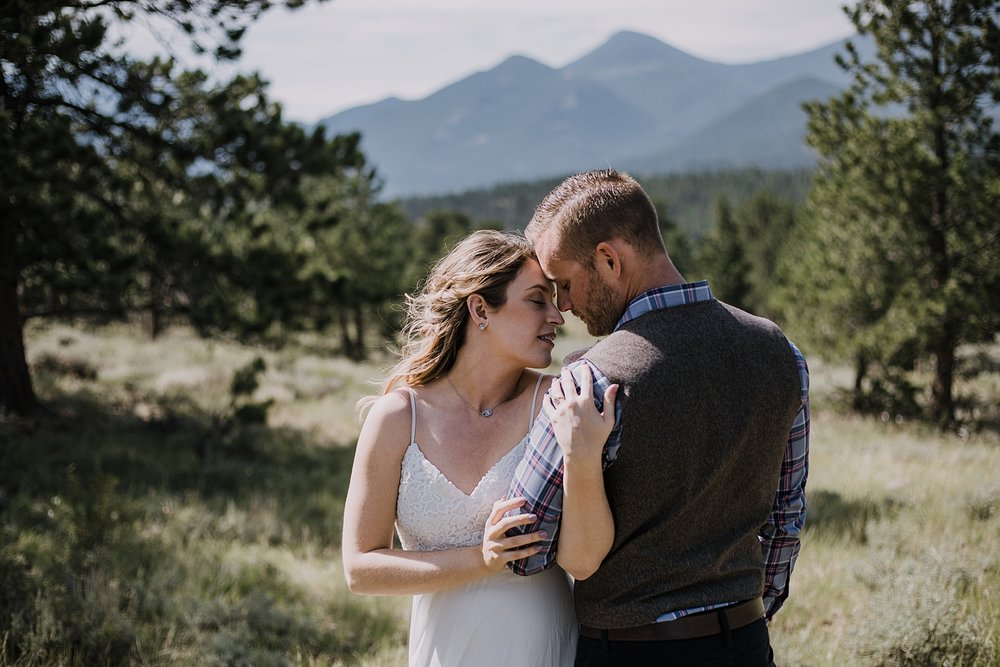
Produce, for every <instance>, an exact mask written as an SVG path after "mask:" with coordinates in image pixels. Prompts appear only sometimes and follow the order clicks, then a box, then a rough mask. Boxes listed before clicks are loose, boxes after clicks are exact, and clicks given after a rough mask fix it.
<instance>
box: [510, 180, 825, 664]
mask: <svg viewBox="0 0 1000 667" xmlns="http://www.w3.org/2000/svg"><path fill="white" fill-rule="evenodd" d="M526 234H527V235H528V238H529V239H531V240H532V242H533V243H534V244H535V249H536V251H537V253H538V259H539V262H540V263H541V266H542V269H543V270H544V271H545V273H546V275H547V276H548V277H549V278H550V279H551V280H552V281H553V282H555V284H556V290H557V295H558V297H557V298H558V305H559V309H560V310H563V311H565V310H571V311H572V312H573V313H574V314H575V315H576V316H578V317H579V318H580V319H581V320H583V322H584V323H585V324H586V325H587V330H588V332H589V333H590V334H591V335H594V336H606V338H604V339H603V340H602V341H600V342H598V343H597V344H596V345H594V347H592V348H591V349H590V350H589V351H588V352H587V353H586V355H585V356H584V358H583V359H582V360H580V361H579V362H575V363H574V364H572V365H571V367H570V368H571V370H572V372H573V376H574V378H575V380H576V382H577V383H578V384H579V382H580V378H581V377H584V374H583V373H581V369H582V368H583V367H584V365H587V366H589V367H590V369H591V371H592V373H593V377H594V396H595V397H597V398H596V399H595V400H596V401H597V402H598V403H600V402H601V397H603V396H604V390H605V389H606V388H607V387H608V386H609V384H611V383H618V384H619V385H620V387H621V391H620V392H619V395H620V396H621V399H620V400H619V401H618V405H617V406H616V408H617V412H618V421H617V422H616V427H615V429H614V431H613V432H612V435H611V437H610V438H609V441H608V443H607V444H606V446H605V452H604V464H605V471H604V479H603V483H604V491H606V493H607V498H608V503H609V504H610V507H611V513H612V515H613V518H614V539H613V542H612V544H611V545H610V548H609V549H608V548H606V547H605V546H603V545H600V544H598V545H597V546H595V547H594V548H593V549H592V550H591V552H590V553H586V554H584V556H585V561H586V562H584V563H582V564H581V563H580V562H579V561H575V562H573V563H570V564H567V563H563V561H562V559H559V558H558V556H557V554H556V549H555V547H556V545H557V543H558V531H559V530H565V531H571V530H576V529H577V528H576V527H575V526H573V525H569V524H564V525H562V526H560V525H559V519H560V516H561V514H562V511H563V500H564V498H563V494H562V489H561V481H562V473H561V463H562V455H561V451H560V449H559V445H558V443H557V442H556V439H555V436H554V435H553V428H552V425H551V422H549V420H548V418H547V415H546V414H545V413H544V412H543V414H542V415H541V416H540V417H539V419H538V420H537V421H536V422H535V425H534V427H533V428H532V431H531V437H530V442H529V445H528V451H527V452H526V454H525V457H524V460H523V461H522V462H521V464H520V465H519V467H518V470H517V473H516V474H515V478H514V481H513V483H512V485H511V489H510V493H509V494H508V497H513V496H524V497H525V498H527V503H526V504H525V506H524V507H523V508H522V511H524V512H529V513H533V514H535V515H536V516H538V517H539V519H538V520H537V521H536V523H535V525H533V526H527V527H525V528H524V530H525V532H528V531H534V530H539V529H543V530H547V531H548V533H549V536H550V537H549V538H548V540H547V541H546V542H545V546H546V547H547V549H546V550H544V551H543V552H541V553H539V554H537V555H535V556H532V557H530V558H526V559H524V560H521V561H516V562H515V563H513V564H512V569H513V570H514V571H515V572H516V573H518V574H531V573H533V572H537V571H540V570H542V569H545V568H547V567H550V566H551V565H552V564H553V563H554V562H555V561H556V560H559V562H560V564H563V565H564V567H565V569H567V570H568V571H569V572H570V573H571V574H574V576H575V577H576V578H577V581H576V584H575V587H574V597H575V601H576V611H577V617H578V619H579V622H580V625H581V628H580V640H579V645H578V651H577V662H576V664H577V665H578V666H591V665H594V666H596V665H620V664H629V665H640V664H650V665H652V664H663V663H664V662H666V661H670V660H678V661H680V660H697V659H700V660H712V659H718V660H722V661H726V662H725V664H737V665H769V664H771V662H772V654H771V649H770V644H769V639H768V631H767V623H766V620H765V619H770V618H771V617H772V616H773V615H774V613H775V612H776V611H777V610H778V608H779V607H780V606H781V604H782V603H783V602H784V600H785V599H786V597H787V595H788V583H789V576H790V574H791V571H792V568H793V566H794V564H795V559H796V557H797V555H798V551H799V532H800V530H801V528H802V525H803V521H804V519H805V483H806V475H807V470H808V449H809V399H808V370H807V368H806V363H805V360H804V358H803V357H802V355H801V353H800V352H799V350H798V349H797V348H796V347H795V346H794V345H792V344H791V343H790V342H789V341H788V340H787V339H786V338H785V336H784V335H783V334H782V332H781V330H780V329H778V327H777V326H776V325H774V324H773V323H772V322H770V321H768V320H764V319H761V318H758V317H754V316H752V315H750V314H748V313H745V312H743V311H741V310H739V309H737V308H734V307H732V306H728V305H726V304H724V303H721V302H719V301H717V300H716V299H715V298H714V297H713V296H712V293H711V290H710V289H709V286H708V284H707V283H706V282H700V283H685V281H684V278H683V277H682V276H681V274H680V273H679V272H678V271H677V269H676V268H675V267H674V265H673V263H672V262H671V261H670V258H669V256H668V255H667V253H666V251H665V250H664V247H663V241H662V237H661V235H660V231H659V225H658V222H657V216H656V211H655V209H654V207H653V205H652V203H651V202H650V200H649V198H648V197H647V196H646V193H645V192H643V190H642V188H641V187H640V186H639V184H638V183H637V182H636V181H635V180H634V179H632V178H631V177H629V176H628V175H627V174H623V173H619V172H616V171H614V170H610V169H608V170H602V171H595V172H588V173H584V174H578V175H576V176H572V177H570V178H568V179H566V180H565V181H564V182H563V183H562V184H560V185H559V186H558V187H556V188H555V189H554V190H553V191H552V192H551V193H549V195H548V196H547V197H546V198H545V199H544V200H543V201H542V203H541V204H540V205H539V206H538V208H537V209H536V211H535V215H534V217H533V218H532V220H531V222H530V224H529V225H528V228H527V230H526ZM564 389H565V387H564ZM601 407H602V406H601V405H598V409H600V408H601ZM599 485H600V481H599V480H598V482H597V483H596V486H597V487H598V488H590V489H586V490H584V491H583V492H582V493H581V491H576V492H575V495H574V496H572V497H571V496H570V495H567V497H566V498H565V502H566V507H567V508H569V507H570V504H571V503H583V504H584V505H585V504H587V503H589V502H592V500H593V498H594V496H595V495H596V494H599V493H600V492H601V490H602V489H600V488H599ZM588 494H589V497H588ZM566 513H567V516H568V515H569V514H570V512H569V510H568V509H567V512H566ZM574 515H575V516H576V515H577V514H576V513H575V512H574ZM568 535H569V533H568V532H567V536H568ZM576 556H577V555H576V554H575V555H574V558H576Z"/></svg>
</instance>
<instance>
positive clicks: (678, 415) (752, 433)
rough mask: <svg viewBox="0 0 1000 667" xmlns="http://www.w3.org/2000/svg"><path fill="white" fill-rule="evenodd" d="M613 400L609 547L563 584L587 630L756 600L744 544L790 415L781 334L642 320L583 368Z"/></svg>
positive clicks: (694, 316)
mask: <svg viewBox="0 0 1000 667" xmlns="http://www.w3.org/2000/svg"><path fill="white" fill-rule="evenodd" d="M586 356H587V358H588V359H589V360H590V361H591V362H592V363H593V364H594V365H595V366H596V367H597V368H598V369H600V370H601V371H602V372H603V373H604V374H605V375H606V376H607V377H608V379H609V380H610V381H611V382H618V383H620V384H621V385H622V387H623V390H624V392H623V393H624V395H625V403H624V413H623V416H622V428H623V431H622V446H621V450H620V452H619V454H618V458H617V460H616V461H615V463H614V464H613V465H611V466H610V467H609V468H608V469H607V471H606V472H605V486H606V490H607V494H608V500H609V503H610V505H611V509H612V513H613V515H614V519H615V540H614V545H613V546H612V548H611V551H610V553H609V554H608V556H607V557H606V558H605V560H604V563H603V564H602V565H601V567H600V569H599V570H598V571H597V573H595V574H594V575H593V576H592V577H590V578H589V579H586V580H583V581H579V582H577V584H576V603H577V614H578V616H579V619H580V622H581V623H582V624H584V625H588V626H592V627H604V628H623V627H630V626H638V625H643V624H646V623H650V622H652V621H654V620H656V618H657V617H658V616H659V615H661V614H663V613H665V612H668V611H673V610H679V609H691V608H695V607H699V606H704V605H711V604H717V603H721V602H736V601H740V600H746V599H750V598H754V597H757V596H759V595H760V594H761V591H762V588H763V579H764V566H763V559H762V556H761V548H760V544H759V542H758V539H757V534H758V531H759V529H760V527H761V526H762V525H763V524H764V523H765V522H766V521H767V518H768V514H769V512H770V510H771V507H772V503H773V499H774V494H775V489H776V488H777V486H778V478H779V474H780V469H781V461H782V456H783V453H784V451H785V445H786V442H787V439H788V434H789V428H790V426H791V424H792V421H793V419H794V418H795V415H796V413H797V412H798V410H799V407H800V386H799V376H798V372H797V368H796V360H795V357H794V354H793V352H792V350H791V348H790V346H789V343H788V341H787V340H786V339H785V337H784V335H783V334H782V333H781V331H780V330H779V329H778V328H777V327H776V326H775V325H774V324H773V323H771V322H768V321H767V320H763V319H760V318H756V317H753V316H751V315H749V314H747V313H744V312H743V311H740V310H738V309H736V308H732V307H730V306H727V305H725V304H722V303H720V302H718V301H715V300H709V301H705V302H700V303H695V304H691V305H686V306H680V307H673V308H666V309H660V310H653V311H652V312H649V313H646V314H644V315H642V316H640V317H638V318H636V319H634V320H631V321H629V322H626V323H625V324H624V325H622V326H621V327H620V328H619V329H618V330H617V331H616V332H615V333H613V334H612V335H611V336H609V337H608V338H607V339H605V340H604V341H602V342H601V343H599V344H598V345H596V346H594V348H592V349H591V351H590V352H588V354H587V355H586Z"/></svg>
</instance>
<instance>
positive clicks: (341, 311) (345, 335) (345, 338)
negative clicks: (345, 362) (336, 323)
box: [337, 306, 354, 359]
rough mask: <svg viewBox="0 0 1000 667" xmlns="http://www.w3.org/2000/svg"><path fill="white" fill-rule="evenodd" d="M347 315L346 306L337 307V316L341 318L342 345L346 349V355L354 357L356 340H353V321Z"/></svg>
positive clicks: (349, 357)
mask: <svg viewBox="0 0 1000 667" xmlns="http://www.w3.org/2000/svg"><path fill="white" fill-rule="evenodd" d="M347 315H348V313H347V307H346V306H341V307H339V308H337V317H338V319H339V320H340V346H341V347H342V348H343V349H344V356H346V357H347V358H348V359H353V358H354V342H353V341H352V340H351V322H350V319H349V318H348V316H347Z"/></svg>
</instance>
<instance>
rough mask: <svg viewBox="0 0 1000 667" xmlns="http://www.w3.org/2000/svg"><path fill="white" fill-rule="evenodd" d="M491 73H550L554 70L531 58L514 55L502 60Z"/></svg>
mask: <svg viewBox="0 0 1000 667" xmlns="http://www.w3.org/2000/svg"><path fill="white" fill-rule="evenodd" d="M491 71H493V72H501V73H504V74H516V73H522V72H528V73H530V72H552V71H554V70H553V69H552V68H551V67H549V66H548V65H545V64H544V63H540V62H538V61H537V60H534V59H533V58H529V57H528V56H522V55H520V54H516V55H513V56H510V57H509V58H507V59H506V60H504V61H503V62H502V63H500V64H499V65H497V66H496V67H494V68H493V69H492V70H491Z"/></svg>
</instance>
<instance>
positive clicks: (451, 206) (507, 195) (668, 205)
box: [400, 169, 812, 242]
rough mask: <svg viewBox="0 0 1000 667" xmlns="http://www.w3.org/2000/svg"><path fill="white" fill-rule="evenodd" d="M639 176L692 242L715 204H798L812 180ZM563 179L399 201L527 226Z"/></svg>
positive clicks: (802, 175) (411, 208) (741, 172)
mask: <svg viewBox="0 0 1000 667" xmlns="http://www.w3.org/2000/svg"><path fill="white" fill-rule="evenodd" d="M637 177H638V178H639V180H640V182H641V183H642V185H643V187H644V188H645V189H646V191H647V192H648V193H649V196H650V197H652V199H653V200H654V201H655V202H656V203H657V204H658V205H659V207H660V208H661V210H666V212H667V214H668V216H669V218H670V220H671V221H672V222H673V223H674V224H675V225H677V227H679V228H680V229H681V230H683V231H684V232H685V234H686V235H687V236H688V237H689V239H690V240H691V241H693V242H697V241H699V240H701V239H702V238H704V237H705V236H706V235H707V234H708V233H709V231H711V229H712V227H713V225H714V224H715V206H716V205H717V203H718V202H719V200H720V199H726V200H728V202H729V203H730V204H733V205H736V206H738V205H740V204H742V203H744V202H746V201H748V200H749V199H750V198H751V197H752V196H753V195H754V194H755V193H758V192H767V193H769V194H771V195H774V196H776V197H778V198H781V199H784V200H787V201H789V202H791V203H796V204H797V203H801V202H802V201H804V199H805V196H806V192H807V191H808V190H809V186H810V184H811V183H812V171H811V170H809V169H795V170H786V171H765V170H762V169H734V170H731V171H706V172H699V173H693V174H667V175H658V176H642V175H638V176H637ZM560 180H562V179H561V178H551V179H542V180H538V181H528V182H523V183H507V184H503V185H497V186H495V187H492V188H482V189H477V190H469V191H467V192H461V193H458V194H450V195H439V196H433V197H411V198H406V199H402V200H400V204H401V205H402V208H403V211H404V212H406V214H407V215H409V216H410V217H411V218H420V217H422V216H424V215H426V214H427V213H428V212H430V211H434V210H454V211H461V212H462V213H464V214H466V215H467V216H469V217H470V218H472V220H473V221H475V222H476V223H479V224H496V225H499V226H501V227H504V228H509V229H524V226H525V225H526V224H527V223H528V220H530V219H531V214H532V213H533V212H534V210H535V206H537V205H538V202H540V201H541V200H542V197H544V196H545V195H546V194H547V193H548V192H549V190H551V189H552V188H553V187H554V186H555V185H556V184H557V183H558V182H559V181H560Z"/></svg>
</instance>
